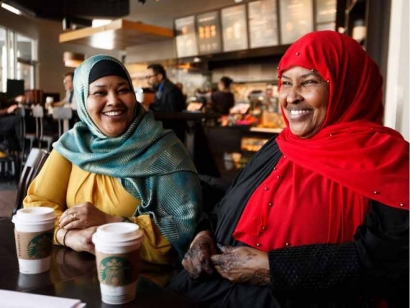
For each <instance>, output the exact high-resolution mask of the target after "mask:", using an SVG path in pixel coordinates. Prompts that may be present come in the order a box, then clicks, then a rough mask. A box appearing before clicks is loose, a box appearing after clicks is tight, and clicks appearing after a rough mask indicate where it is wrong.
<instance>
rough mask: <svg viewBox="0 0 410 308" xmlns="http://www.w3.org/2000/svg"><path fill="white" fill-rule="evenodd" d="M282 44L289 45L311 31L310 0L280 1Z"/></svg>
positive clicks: (311, 9) (311, 7) (311, 6)
mask: <svg viewBox="0 0 410 308" xmlns="http://www.w3.org/2000/svg"><path fill="white" fill-rule="evenodd" d="M280 25H281V27H280V33H281V37H282V44H291V43H293V42H294V41H296V40H297V39H298V38H300V37H301V36H303V35H305V34H306V33H309V32H312V31H313V3H312V0H280Z"/></svg>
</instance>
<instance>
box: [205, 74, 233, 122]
mask: <svg viewBox="0 0 410 308" xmlns="http://www.w3.org/2000/svg"><path fill="white" fill-rule="evenodd" d="M232 82H233V80H232V79H231V78H229V77H226V76H224V77H222V78H221V79H220V80H219V83H218V91H216V92H215V93H212V96H211V99H212V102H213V105H214V109H215V112H217V113H220V114H223V115H227V114H229V110H230V109H231V108H232V107H233V106H234V105H235V98H234V96H233V94H232V92H231V84H232Z"/></svg>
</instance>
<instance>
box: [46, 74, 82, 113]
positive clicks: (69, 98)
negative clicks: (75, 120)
mask: <svg viewBox="0 0 410 308" xmlns="http://www.w3.org/2000/svg"><path fill="white" fill-rule="evenodd" d="M73 79H74V72H68V73H66V74H64V76H63V84H64V89H65V91H66V95H65V97H64V99H63V100H62V101H59V102H54V103H51V106H53V107H63V106H65V105H68V104H69V105H70V106H71V108H72V109H73V110H77V102H76V99H75V95H74V86H73Z"/></svg>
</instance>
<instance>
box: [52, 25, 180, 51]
mask: <svg viewBox="0 0 410 308" xmlns="http://www.w3.org/2000/svg"><path fill="white" fill-rule="evenodd" d="M173 37H174V30H172V29H167V28H162V27H157V26H152V25H148V24H144V23H141V22H134V21H130V20H125V19H117V20H114V21H112V22H111V23H109V24H107V25H104V26H100V27H95V28H93V27H88V28H83V29H79V30H74V31H68V32H63V33H61V34H60V38H59V41H60V43H71V44H79V45H86V46H91V47H94V48H101V49H109V50H114V49H116V50H125V49H126V48H127V47H131V46H136V45H141V44H148V43H151V42H155V41H161V40H168V39H172V38H173Z"/></svg>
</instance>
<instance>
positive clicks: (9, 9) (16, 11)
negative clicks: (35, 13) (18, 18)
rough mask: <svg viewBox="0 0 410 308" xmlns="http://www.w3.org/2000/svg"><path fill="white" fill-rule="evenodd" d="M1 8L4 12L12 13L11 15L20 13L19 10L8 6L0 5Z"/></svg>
mask: <svg viewBox="0 0 410 308" xmlns="http://www.w3.org/2000/svg"><path fill="white" fill-rule="evenodd" d="M1 7H2V8H3V9H5V10H7V11H9V12H12V13H14V14H17V15H21V11H20V10H18V9H16V8H15V7H13V6H11V5H9V4H6V3H2V4H1Z"/></svg>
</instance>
